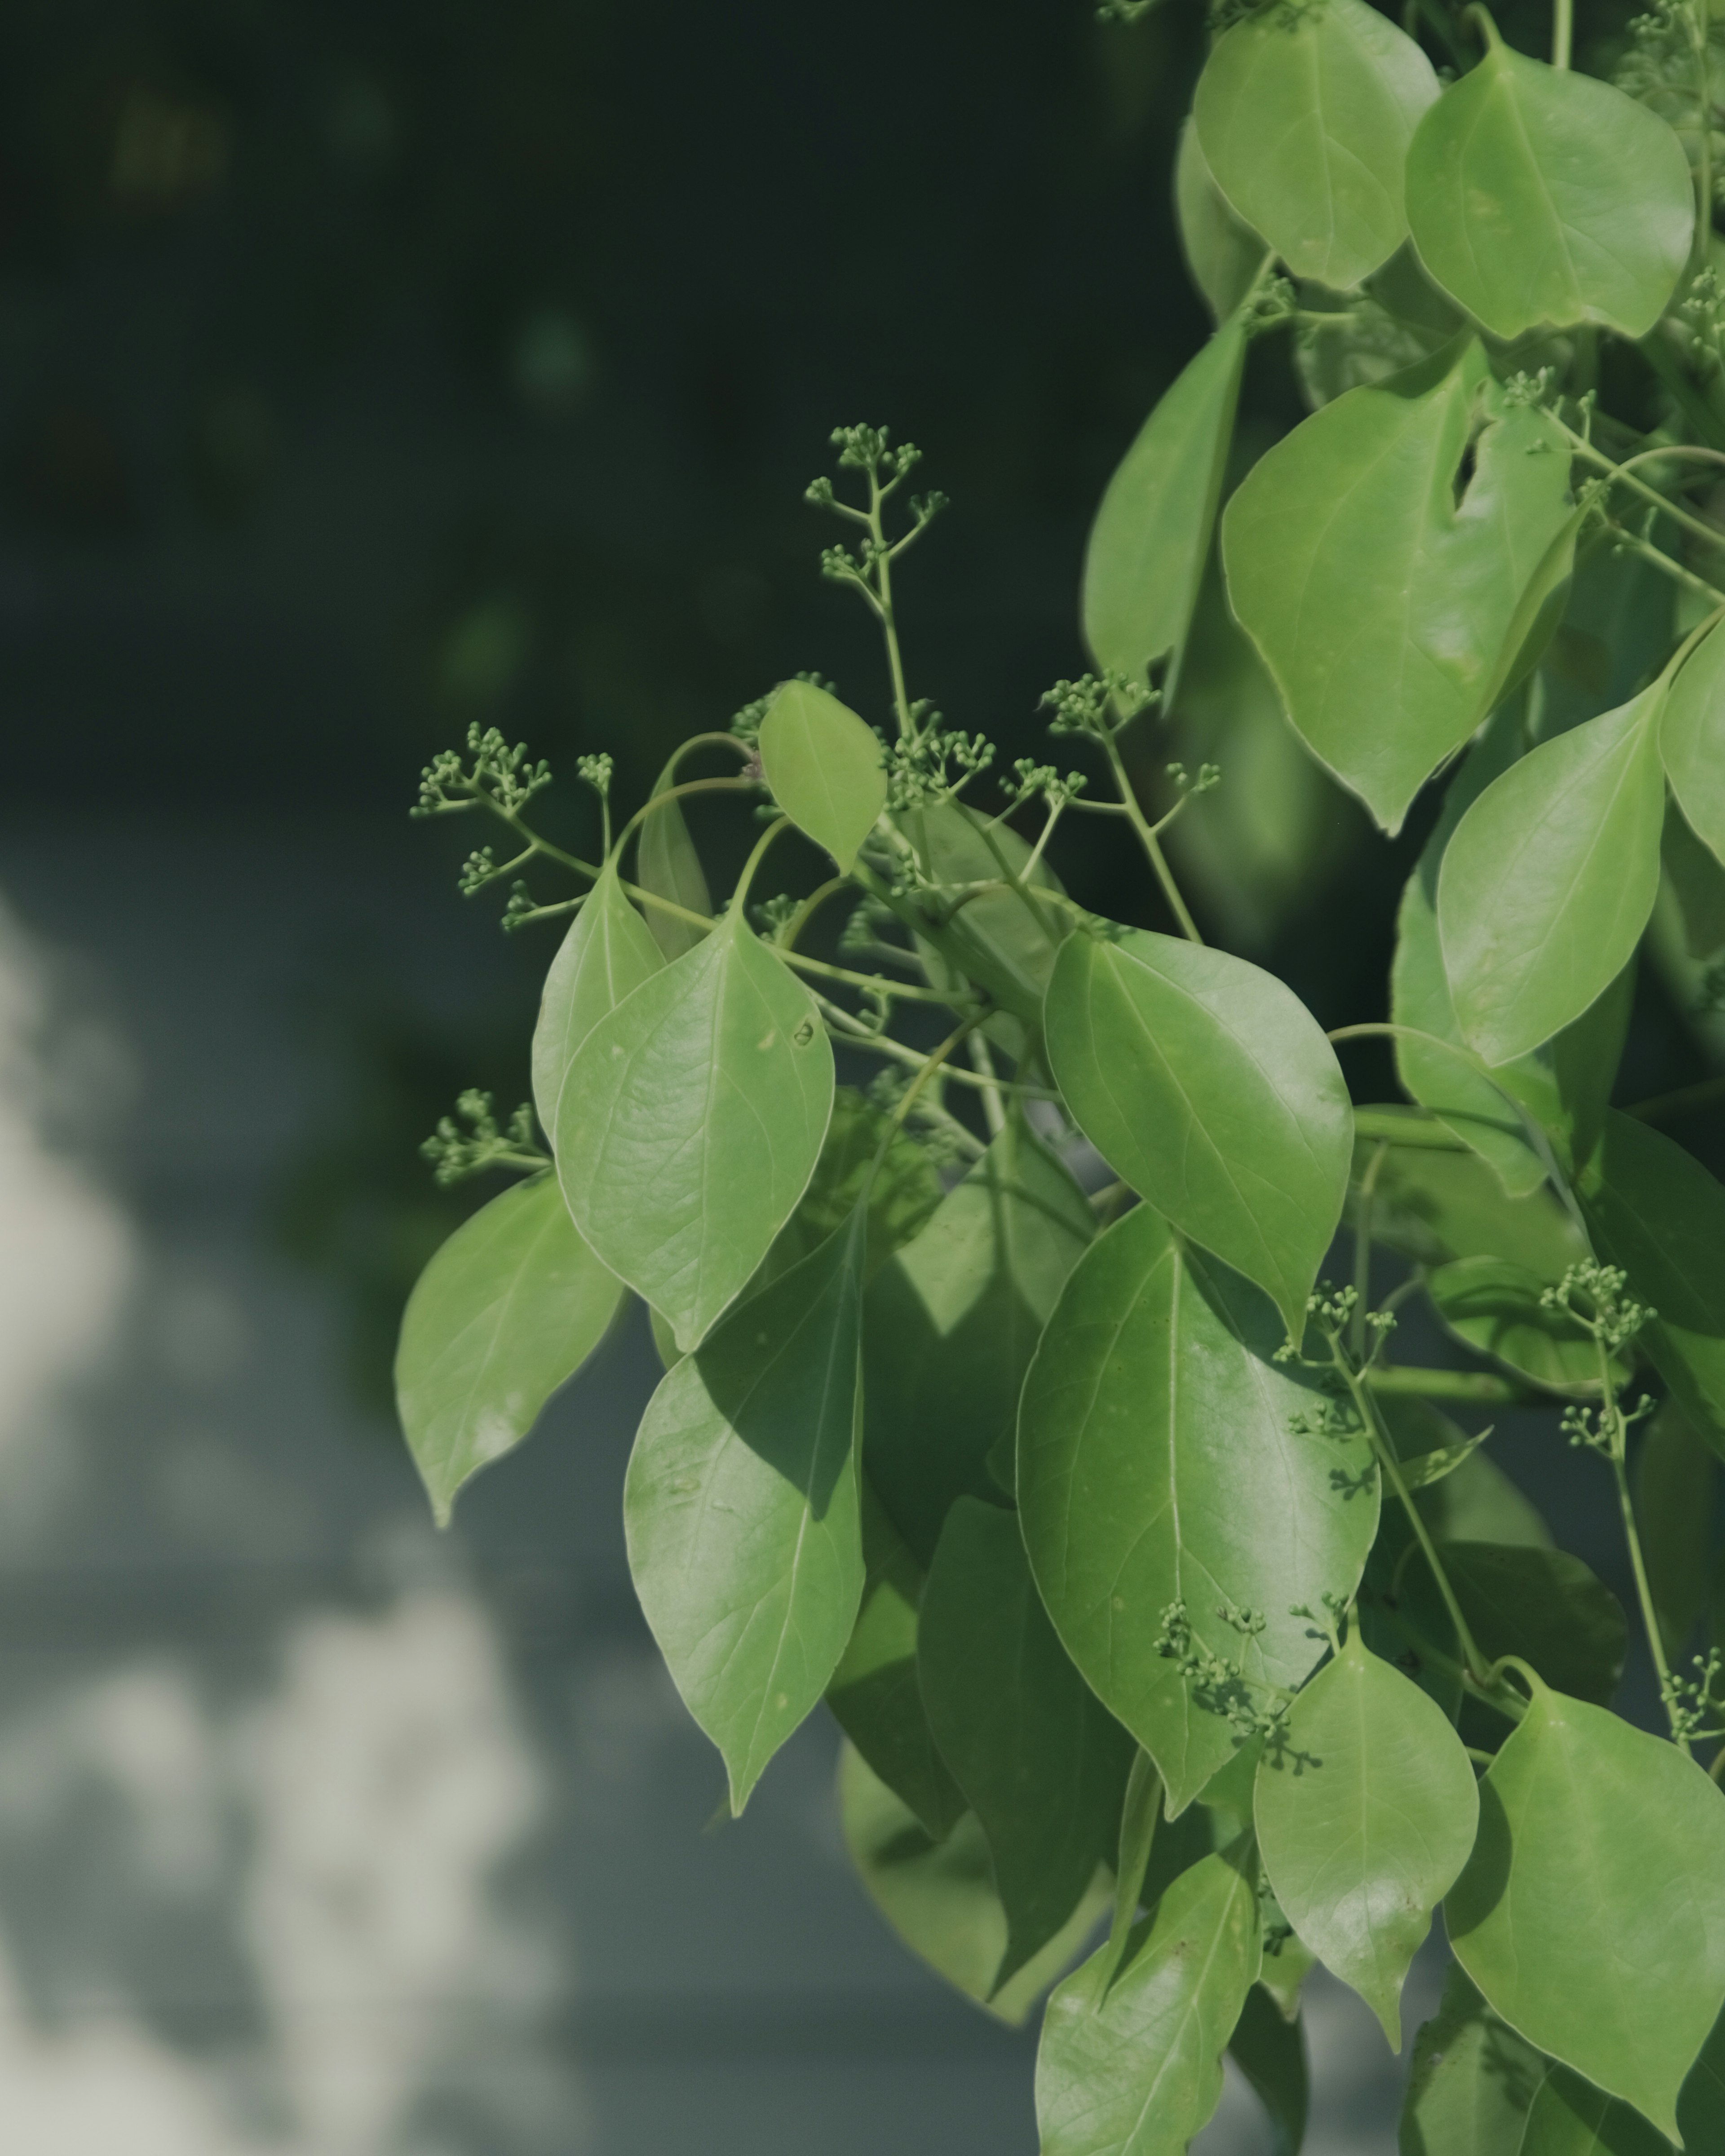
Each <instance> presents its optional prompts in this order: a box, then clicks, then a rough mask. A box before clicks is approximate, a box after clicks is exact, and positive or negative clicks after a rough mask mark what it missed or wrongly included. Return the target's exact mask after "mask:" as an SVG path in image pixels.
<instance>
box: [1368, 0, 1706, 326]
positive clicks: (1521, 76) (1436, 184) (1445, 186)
mask: <svg viewBox="0 0 1725 2156" xmlns="http://www.w3.org/2000/svg"><path fill="white" fill-rule="evenodd" d="M1407 214H1408V221H1409V224H1410V225H1411V226H1412V228H1413V233H1414V245H1415V246H1416V247H1417V248H1418V249H1419V250H1420V260H1421V261H1422V262H1423V263H1424V264H1425V268H1426V269H1427V271H1428V272H1429V273H1430V275H1431V276H1432V277H1434V278H1435V280H1437V282H1438V283H1439V284H1440V285H1442V287H1443V288H1444V290H1445V291H1446V292H1447V293H1449V295H1450V297H1451V298H1452V299H1453V300H1455V301H1456V302H1457V304H1458V305H1461V306H1463V307H1465V308H1466V310H1467V311H1468V312H1469V313H1470V314H1471V315H1472V316H1474V317H1475V318H1476V320H1477V321H1481V322H1482V323H1484V325H1485V326H1486V328H1487V329H1488V330H1490V331H1491V333H1492V335H1493V336H1499V337H1516V336H1521V335H1522V332H1523V331H1526V330H1531V329H1537V328H1538V326H1539V325H1540V324H1541V323H1542V322H1550V323H1553V324H1555V325H1557V326H1559V327H1563V326H1566V325H1568V324H1570V323H1574V322H1599V323H1603V324H1604V326H1606V327H1608V328H1610V329H1616V330H1620V331H1622V332H1623V334H1624V335H1625V336H1630V337H1639V336H1645V334H1646V333H1647V331H1649V330H1651V328H1652V327H1653V325H1654V324H1655V323H1656V321H1658V320H1659V317H1660V316H1661V314H1663V313H1664V311H1665V309H1666V305H1667V303H1668V302H1669V300H1671V295H1672V293H1673V291H1674V290H1675V289H1676V283H1677V280H1678V278H1679V277H1680V276H1681V275H1682V271H1683V267H1684V264H1685V263H1686V260H1687V259H1688V255H1689V248H1690V243H1691V239H1692V234H1693V231H1694V225H1695V197H1694V192H1693V187H1692V182H1691V180H1690V177H1689V161H1688V159H1687V158H1686V157H1685V156H1684V154H1683V148H1682V145H1681V143H1680V142H1679V141H1678V140H1677V138H1676V136H1675V135H1674V134H1673V133H1672V132H1671V129H1670V128H1669V127H1668V126H1666V123H1665V121H1663V120H1661V119H1659V118H1658V117H1657V116H1656V115H1655V114H1653V113H1651V112H1650V111H1649V110H1647V109H1646V107H1645V105H1638V104H1636V103H1635V100H1633V99H1632V98H1629V97H1625V95H1624V94H1623V92H1622V91H1621V90H1614V89H1613V88H1612V87H1611V85H1609V83H1604V82H1599V81H1597V80H1594V78H1593V77H1592V76H1590V75H1585V74H1569V73H1560V72H1558V70H1557V69H1554V68H1550V67H1548V66H1546V65H1545V64H1544V63H1543V61H1541V60H1534V59H1527V57H1526V56H1525V55H1524V54H1521V53H1517V52H1512V51H1511V50H1510V49H1509V48H1508V47H1507V45H1504V44H1502V43H1501V42H1500V41H1499V39H1498V38H1497V34H1496V33H1495V32H1493V33H1492V34H1491V38H1490V42H1489V48H1488V49H1487V51H1486V56H1485V58H1484V59H1482V60H1481V62H1480V63H1479V64H1478V66H1476V67H1475V68H1474V69H1471V71H1470V72H1469V73H1468V74H1465V75H1464V76H1463V77H1462V78H1461V80H1460V81H1459V82H1456V83H1453V84H1451V85H1450V87H1449V89H1447V90H1445V92H1444V94H1443V95H1442V97H1441V98H1440V99H1439V100H1438V102H1437V103H1436V104H1435V105H1433V106H1432V108H1431V109H1430V111H1429V112H1428V113H1427V114H1426V115H1425V118H1424V119H1423V120H1422V121H1421V122H1420V126H1419V129H1418V131H1417V132H1416V133H1415V135H1414V140H1413V144H1412V146H1411V148H1410V149H1409V152H1408V166H1407Z"/></svg>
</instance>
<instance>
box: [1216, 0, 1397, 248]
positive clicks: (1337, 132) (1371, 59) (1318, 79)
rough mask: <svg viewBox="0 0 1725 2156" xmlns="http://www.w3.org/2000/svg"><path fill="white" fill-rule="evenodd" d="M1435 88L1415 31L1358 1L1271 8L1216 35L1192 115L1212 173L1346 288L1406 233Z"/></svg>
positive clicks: (1276, 237)
mask: <svg viewBox="0 0 1725 2156" xmlns="http://www.w3.org/2000/svg"><path fill="white" fill-rule="evenodd" d="M1437 94H1438V85H1437V78H1436V76H1435V74H1433V73H1432V69H1431V63H1430V61H1429V60H1428V59H1426V57H1425V54H1424V53H1422V52H1421V51H1420V48H1419V46H1418V45H1416V44H1414V41H1413V39H1412V38H1409V37H1405V36H1404V34H1403V33H1402V32H1401V31H1399V29H1397V28H1395V27H1394V24H1393V23H1389V22H1388V21H1386V20H1385V18H1384V17H1383V16H1382V15H1380V14H1378V13H1377V11H1376V10H1375V9H1374V8H1368V7H1366V6H1364V5H1363V3H1362V0H1326V4H1325V5H1324V6H1323V7H1322V8H1302V9H1301V10H1299V11H1298V12H1297V13H1295V12H1294V11H1292V10H1283V11H1277V10H1274V9H1271V10H1266V11H1265V12H1263V13H1259V14H1255V15H1252V16H1250V17H1248V18H1247V19H1246V20H1245V21H1244V22H1241V23H1235V26H1234V28H1232V29H1231V30H1230V31H1228V32H1227V33H1225V35H1224V36H1223V37H1222V38H1219V39H1218V41H1217V43H1216V44H1215V47H1214V49H1213V50H1212V52H1211V54H1210V56H1209V60H1208V61H1207V62H1206V64H1205V66H1204V73H1203V74H1202V75H1200V76H1199V83H1198V92H1197V95H1196V97H1195V99H1194V105H1193V118H1194V122H1195V124H1196V126H1197V130H1198V136H1199V142H1200V143H1201V145H1202V146H1203V150H1204V157H1205V159H1206V161H1207V162H1208V163H1209V168H1210V170H1211V172H1213V173H1214V176H1215V180H1216V184H1217V186H1218V187H1220V188H1221V190H1222V193H1224V196H1225V197H1226V198H1227V199H1228V200H1229V202H1230V203H1232V204H1233V206H1234V208H1235V211H1236V212H1237V213H1238V214H1239V215H1240V217H1241V218H1244V219H1245V222H1246V223H1248V224H1250V225H1251V226H1253V227H1255V228H1256V229H1257V230H1258V231H1259V232H1261V233H1262V234H1263V235H1264V237H1265V238H1266V239H1267V240H1268V241H1269V243H1270V244H1271V247H1272V248H1273V249H1275V251H1276V253H1277V254H1280V255H1281V257H1282V259H1283V260H1284V261H1285V262H1286V264H1287V265H1288V267H1289V269H1291V271H1292V272H1293V274H1294V275H1296V277H1309V278H1312V279H1313V280H1315V281H1316V282H1317V283H1318V284H1320V285H1331V286H1332V287H1333V288H1335V289H1337V290H1344V289H1345V288H1346V287H1348V285H1358V283H1359V281H1360V280H1361V279H1362V278H1363V277H1364V276H1365V275H1367V274H1368V272H1369V271H1370V270H1373V269H1376V268H1377V266H1378V264H1379V263H1380V262H1382V261H1384V260H1385V259H1387V257H1389V255H1391V254H1394V252H1395V250H1396V249H1397V248H1398V247H1399V246H1400V244H1401V243H1402V241H1403V239H1404V238H1405V237H1406V234H1407V229H1408V225H1407V215H1406V212H1405V210H1404V206H1403V201H1402V171H1403V167H1404V165H1405V163H1406V162H1407V155H1408V145H1409V142H1410V141H1412V140H1413V136H1414V128H1415V126H1416V125H1417V124H1418V122H1419V121H1420V115H1422V114H1423V113H1424V112H1425V110H1426V108H1427V107H1428V106H1429V105H1430V104H1431V103H1432V102H1433V100H1435V98H1436V96H1437Z"/></svg>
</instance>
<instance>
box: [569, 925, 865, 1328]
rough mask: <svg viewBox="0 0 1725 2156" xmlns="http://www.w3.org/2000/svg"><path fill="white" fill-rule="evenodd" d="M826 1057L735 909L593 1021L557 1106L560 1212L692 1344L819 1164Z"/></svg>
mask: <svg viewBox="0 0 1725 2156" xmlns="http://www.w3.org/2000/svg"><path fill="white" fill-rule="evenodd" d="M832 1106H833V1051H832V1049H831V1047H830V1045H829V1043H828V1040H827V1036H826V1031H825V1029H824V1027H823V1026H822V1024H821V1022H820V1014H819V1011H818V1010H817V1009H816V1008H815V1006H814V1001H813V999H812V998H810V996H809V991H808V990H807V989H806V988H804V987H803V984H802V983H801V982H800V981H798V979H797V978H796V977H795V976H794V975H793V973H790V972H789V971H788V968H786V967H784V966H783V965H782V964H781V963H780V962H779V961H778V959H777V958H775V957H773V954H772V953H771V952H769V951H768V948H767V947H766V946H765V945H764V944H763V943H762V942H761V941H760V939H759V938H758V937H756V936H754V935H752V933H751V932H750V931H749V930H748V929H747V927H745V926H744V924H743V923H742V920H741V919H740V918H739V917H738V916H737V913H736V912H735V911H733V912H732V913H729V914H727V915H726V916H725V918H724V920H723V921H721V922H720V924H719V926H718V927H717V928H716V929H715V930H714V932H713V933H712V934H711V936H709V937H707V938H706V941H705V942H701V943H700V944H697V945H696V947H695V948H694V949H693V950H692V951H689V952H685V954H684V956H683V957H681V958H680V959H678V960H677V961H676V962H675V963H674V964H672V965H670V966H667V967H665V968H664V969H663V971H662V972H660V973H654V974H652V975H651V976H649V978H648V979H646V980H645V981H644V982H643V983H641V985H640V986H639V988H636V989H635V991H634V993H633V994H632V995H629V996H628V997H627V998H625V999H624V1001H623V1002H622V1003H620V1004H619V1005H618V1006H617V1008H616V1009H615V1010H614V1011H612V1012H611V1013H610V1014H608V1016H607V1017H605V1018H603V1019H600V1020H599V1022H598V1024H597V1025H596V1026H595V1027H594V1028H593V1031H592V1032H591V1033H589V1034H588V1036H587V1038H586V1039H585V1040H583V1042H582V1044H581V1045H580V1047H579V1048H578V1050H576V1051H575V1056H574V1060H573V1061H572V1063H571V1064H570V1065H569V1070H568V1075H567V1077H566V1078H565V1080H564V1081H563V1088H562V1094H561V1095H560V1096H559V1099H558V1103H557V1131H556V1145H557V1173H558V1175H559V1177H560V1178H562V1186H563V1194H564V1195H565V1197H566V1198H567V1199H568V1201H569V1210H570V1211H571V1213H572V1214H573V1215H574V1217H575V1224H576V1225H577V1226H578V1228H579V1229H580V1230H581V1232H582V1234H583V1235H584V1236H585V1237H586V1238H587V1240H588V1242H589V1243H590V1244H591V1245H593V1249H594V1250H596V1251H597V1252H598V1255H599V1256H600V1257H601V1258H603V1260H604V1262H605V1263H606V1264H607V1265H609V1266H610V1268H611V1270H613V1271H614V1273H617V1274H618V1275H619V1276H620V1277H621V1278H623V1279H624V1280H626V1281H628V1282H629V1286H631V1287H632V1288H634V1290H635V1291H636V1292H637V1293H638V1294H639V1295H640V1296H643V1297H644V1300H645V1301H648V1302H649V1303H650V1304H651V1305H652V1306H653V1307H654V1308H655V1310H658V1311H660V1312H663V1313H664V1314H665V1317H668V1318H669V1319H670V1321H671V1325H672V1328H673V1330H674V1332H675V1335H676V1340H677V1344H678V1346H679V1347H683V1348H688V1347H693V1346H694V1345H695V1344H696V1342H697V1341H698V1340H700V1339H701V1337H703V1336H704V1335H705V1334H706V1332H707V1331H708V1330H709V1328H710V1327H711V1325H712V1323H713V1321H714V1320H715V1319H716V1317H718V1316H719V1314H720V1312H721V1311H723V1310H724V1309H725V1308H726V1306H727V1305H728V1304H730V1303H731V1302H732V1301H733V1300H734V1298H735V1297H736V1296H737V1294H738V1293H739V1292H740V1291H741V1290H742V1288H743V1287H744V1286H746V1285H747V1282H748V1281H750V1280H751V1279H752V1277H753V1275H754V1273H755V1270H756V1268H757V1266H758V1265H760V1263H761V1260H762V1259H763V1258H764V1257H765V1256H766V1255H767V1253H768V1250H769V1249H770V1248H771V1246H772V1244H773V1238H774V1237H775V1236H776V1235H778V1231H779V1230H780V1229H781V1228H783V1226H784V1224H785V1223H786V1221H787V1220H788V1219H789V1218H790V1217H791V1214H793V1212H794V1211H795V1210H796V1208H797V1204H798V1201H799V1200H800V1199H801V1198H802V1196H803V1192H804V1191H805V1190H806V1189H807V1188H808V1187H809V1178H810V1177H811V1176H812V1175H813V1173H814V1167H815V1163H816V1162H817V1161H818V1160H819V1158H820V1151H821V1144H822V1141H823V1140H824V1137H825V1136H826V1131H827V1122H828V1119H829V1116H830V1114H831V1112H832Z"/></svg>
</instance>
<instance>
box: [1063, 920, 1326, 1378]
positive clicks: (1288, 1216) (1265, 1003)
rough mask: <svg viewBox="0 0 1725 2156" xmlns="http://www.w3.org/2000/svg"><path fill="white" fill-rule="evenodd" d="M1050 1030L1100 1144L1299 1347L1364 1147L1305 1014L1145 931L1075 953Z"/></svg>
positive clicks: (1225, 963)
mask: <svg viewBox="0 0 1725 2156" xmlns="http://www.w3.org/2000/svg"><path fill="white" fill-rule="evenodd" d="M1045 1023H1046V1026H1047V1032H1048V1055H1049V1061H1050V1065H1051V1067H1052V1069H1053V1071H1054V1075H1055V1081H1056V1082H1057V1083H1058V1085H1059V1086H1060V1091H1062V1093H1064V1094H1065V1097H1066V1102H1067V1105H1068V1106H1069V1107H1070V1110H1071V1111H1072V1114H1073V1116H1074V1118H1075V1119H1076V1122H1077V1123H1078V1126H1079V1127H1080V1129H1081V1130H1082V1131H1083V1132H1084V1134H1085V1136H1086V1137H1087V1138H1089V1139H1090V1141H1091V1143H1092V1144H1093V1145H1094V1146H1095V1147H1096V1149H1097V1150H1098V1152H1101V1154H1102V1156H1103V1158H1105V1159H1106V1161H1107V1162H1108V1163H1109V1164H1110V1166H1111V1167H1112V1168H1113V1169H1114V1170H1115V1172H1116V1173H1117V1174H1118V1175H1119V1176H1121V1177H1122V1178H1123V1179H1124V1180H1125V1181H1126V1182H1127V1183H1130V1184H1131V1185H1132V1188H1133V1189H1134V1190H1136V1191H1137V1192H1138V1193H1139V1194H1140V1195H1141V1196H1142V1197H1144V1198H1147V1199H1148V1200H1149V1201H1150V1203H1151V1204H1153V1206H1155V1207H1156V1208H1157V1209H1158V1212H1160V1213H1163V1214H1165V1215H1166V1216H1167V1218H1168V1219H1170V1220H1172V1221H1173V1224H1174V1225H1175V1226H1176V1227H1177V1228H1178V1229H1181V1231H1182V1232H1183V1234H1185V1235H1190V1236H1191V1237H1192V1239H1193V1240H1194V1242H1198V1243H1201V1244H1202V1245H1204V1248H1205V1249H1206V1250H1211V1251H1214V1254H1215V1255H1217V1256H1218V1257H1219V1258H1220V1259H1222V1260H1224V1263H1225V1264H1227V1265H1231V1266H1233V1267H1234V1269H1235V1271H1237V1272H1241V1273H1244V1274H1245V1276H1246V1278H1247V1279H1248V1280H1250V1281H1256V1282H1257V1283H1258V1285H1259V1286H1260V1287H1262V1288H1263V1289H1264V1290H1265V1291H1266V1292H1267V1293H1268V1294H1269V1295H1270V1296H1271V1297H1272V1299H1273V1300H1274V1301H1275V1302H1276V1306H1277V1307H1278V1309H1280V1311H1281V1313H1282V1317H1283V1318H1284V1320H1285V1322H1286V1325H1287V1328H1288V1331H1289V1332H1290V1333H1291V1335H1292V1336H1293V1337H1295V1338H1296V1339H1297V1338H1298V1337H1300V1335H1301V1332H1303V1330H1304V1327H1305V1322H1306V1299H1307V1296H1309V1295H1310V1293H1311V1292H1312V1281H1313V1280H1314V1279H1315V1277H1316V1276H1317V1268H1318V1266H1319V1265H1320V1264H1321V1263H1322V1259H1323V1255H1324V1253H1325V1251H1326V1250H1327V1249H1328V1248H1329V1245H1330V1239H1331V1237H1332V1235H1334V1234H1335V1232H1336V1223H1337V1219H1339V1218H1340V1217H1341V1212H1342V1201H1343V1197H1344V1195H1345V1194H1346V1192H1347V1188H1348V1163H1349V1160H1350V1158H1351V1152H1352V1143H1353V1111H1352V1109H1351V1107H1350V1106H1349V1103H1348V1088H1347V1086H1346V1084H1345V1083H1344V1082H1343V1077H1342V1072H1341V1068H1340V1066H1339V1065H1337V1061H1336V1056H1335V1051H1334V1050H1332V1048H1331V1046H1330V1045H1329V1043H1328V1042H1327V1040H1326V1039H1324V1037H1323V1034H1322V1031H1321V1030H1320V1029H1319V1027H1318V1025H1317V1021H1316V1020H1315V1019H1313V1018H1312V1014H1311V1013H1310V1012H1309V1011H1308V1010H1307V1009H1306V1006H1305V1005H1304V1004H1302V1003H1301V1001H1300V999H1299V998H1298V997H1297V996H1296V995H1295V994H1294V993H1293V991H1292V990H1291V988H1285V987H1284V986H1283V984H1282V983H1281V982H1280V981H1278V980H1277V979H1276V977H1275V976H1274V975H1273V974H1271V973H1264V972H1262V971H1261V970H1260V968H1257V967H1256V966H1251V965H1248V964H1247V963H1246V962H1245V960H1244V959H1240V958H1235V957H1230V956H1229V955H1228V953H1227V952H1222V951H1212V950H1209V949H1206V948H1204V947H1202V946H1199V945H1196V944H1191V943H1183V942H1178V941H1176V939H1175V938H1173V937H1169V936H1157V935H1153V934H1151V933H1149V932H1147V931H1145V930H1142V929H1134V930H1127V931H1123V932H1122V933H1121V934H1120V937H1119V939H1118V941H1117V942H1103V941H1101V940H1100V939H1098V938H1097V937H1093V936H1074V937H1070V939H1069V940H1068V942H1066V944H1065V947H1063V948H1062V950H1061V952H1060V957H1059V959H1058V960H1057V961H1056V962H1055V971H1054V978H1053V979H1052V980H1051V981H1050V983H1049V988H1048V1002H1047V1006H1046V1016H1045Z"/></svg>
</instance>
